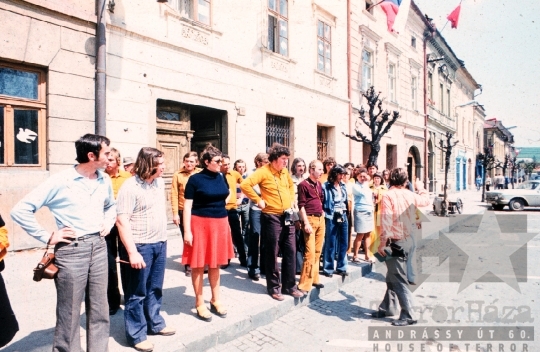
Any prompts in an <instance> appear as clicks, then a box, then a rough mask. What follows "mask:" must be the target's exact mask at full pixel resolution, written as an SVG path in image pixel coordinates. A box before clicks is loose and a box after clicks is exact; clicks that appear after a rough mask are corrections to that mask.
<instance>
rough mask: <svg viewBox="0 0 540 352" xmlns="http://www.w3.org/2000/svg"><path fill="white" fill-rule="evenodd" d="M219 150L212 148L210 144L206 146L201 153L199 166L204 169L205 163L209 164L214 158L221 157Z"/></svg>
mask: <svg viewBox="0 0 540 352" xmlns="http://www.w3.org/2000/svg"><path fill="white" fill-rule="evenodd" d="M222 155H223V153H221V150H219V149H218V148H216V147H214V146H213V145H212V144H208V145H207V146H206V148H204V150H203V151H202V152H201V166H202V167H204V168H206V166H207V165H206V163H205V161H208V162H211V161H212V159H214V158H215V157H216V156H222Z"/></svg>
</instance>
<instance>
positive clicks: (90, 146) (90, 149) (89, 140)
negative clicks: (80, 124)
mask: <svg viewBox="0 0 540 352" xmlns="http://www.w3.org/2000/svg"><path fill="white" fill-rule="evenodd" d="M102 143H105V145H110V144H111V141H110V140H109V138H107V137H104V136H100V135H97V134H91V133H87V134H85V135H84V136H82V137H81V138H79V139H77V141H76V142H75V150H76V152H77V158H76V159H75V160H77V162H78V163H79V164H84V163H87V162H89V161H90V159H88V153H92V154H94V155H95V156H96V158H99V152H100V151H101V144H102Z"/></svg>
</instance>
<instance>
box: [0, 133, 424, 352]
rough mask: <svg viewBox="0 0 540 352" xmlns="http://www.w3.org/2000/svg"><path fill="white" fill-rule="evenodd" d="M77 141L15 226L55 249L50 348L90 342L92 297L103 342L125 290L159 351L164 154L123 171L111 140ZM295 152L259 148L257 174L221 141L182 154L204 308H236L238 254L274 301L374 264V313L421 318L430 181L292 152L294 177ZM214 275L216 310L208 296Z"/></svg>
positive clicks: (194, 270)
mask: <svg viewBox="0 0 540 352" xmlns="http://www.w3.org/2000/svg"><path fill="white" fill-rule="evenodd" d="M75 148H76V153H77V159H76V160H77V162H78V164H77V165H75V166H74V167H72V168H68V169H67V170H64V171H62V172H59V173H57V174H55V175H53V176H51V177H50V178H49V179H48V180H47V181H45V182H44V183H43V184H42V185H40V186H38V187H37V188H36V189H34V190H33V191H31V192H30V193H29V194H28V195H26V196H25V197H24V198H23V199H22V200H21V201H19V203H17V204H16V206H15V207H14V208H13V209H12V211H11V217H12V219H13V220H14V222H15V223H17V224H18V225H20V226H21V227H22V228H23V229H24V230H25V231H26V232H27V233H28V234H30V235H32V236H34V237H36V238H37V239H39V240H41V241H42V242H44V243H47V244H48V246H49V248H50V249H51V250H53V251H54V253H55V255H56V257H55V258H56V265H57V266H58V268H59V272H58V276H57V277H56V278H55V284H56V291H57V316H56V318H57V319H56V328H55V335H54V343H53V350H54V351H73V350H78V348H79V347H80V334H79V324H80V322H79V320H80V315H79V309H78V308H77V307H80V306H81V304H82V303H83V300H84V302H85V304H86V312H87V341H86V342H87V350H88V351H106V350H107V343H108V337H109V316H110V315H114V314H115V313H116V312H117V310H118V309H119V307H120V298H121V296H120V286H121V288H122V291H123V292H124V304H125V309H124V321H125V332H126V339H127V342H128V344H129V345H130V346H133V347H134V348H135V349H137V350H138V351H152V350H153V344H152V343H150V342H149V341H148V339H147V336H148V335H149V334H150V335H162V336H170V335H173V334H175V332H176V331H175V329H174V328H172V327H170V326H167V324H166V322H165V320H164V318H163V317H162V316H161V315H160V309H161V303H162V296H163V280H164V273H165V263H166V258H167V214H166V207H165V205H166V192H165V184H164V181H163V178H162V177H161V176H162V174H163V172H164V168H165V166H164V156H163V153H162V152H161V151H159V150H157V149H155V148H149V147H145V148H142V149H141V150H140V152H139V154H138V155H137V158H136V159H135V160H133V159H132V158H129V157H127V158H124V160H123V161H124V162H123V164H124V165H123V166H124V170H121V162H120V161H121V156H120V152H119V151H118V150H117V149H115V148H111V147H110V141H109V139H107V138H106V137H103V136H99V135H92V134H87V135H85V136H83V137H81V138H80V139H79V140H78V141H77V142H76V143H75ZM289 157H290V151H289V149H288V148H287V147H285V146H282V145H279V144H275V145H273V146H272V147H271V148H269V150H268V151H267V153H258V154H257V155H256V156H255V158H254V165H255V168H254V169H252V170H250V171H248V167H247V163H246V162H245V161H244V160H241V159H239V160H236V161H235V162H234V163H232V161H231V158H230V157H229V156H228V155H225V154H223V153H222V152H221V151H220V150H219V149H217V148H216V147H213V146H207V147H206V149H205V150H204V151H203V152H202V153H201V154H200V155H198V154H197V153H195V152H188V153H186V154H185V155H184V157H183V160H182V168H181V169H180V170H178V171H176V172H175V173H174V175H173V178H172V185H171V193H170V200H171V207H172V213H173V214H172V218H173V222H174V224H175V225H177V226H178V227H179V230H180V233H181V235H182V238H183V242H184V246H183V253H182V265H183V268H184V271H185V275H186V276H188V277H191V281H192V285H193V292H194V296H195V304H194V305H195V311H196V313H195V314H196V317H198V318H199V319H201V320H203V321H208V322H209V321H211V320H212V317H213V316H214V315H216V316H218V317H221V318H224V317H226V316H227V308H226V303H225V302H223V301H222V300H220V269H221V268H226V267H227V266H229V265H230V262H231V259H233V258H235V257H236V258H238V260H239V264H240V266H241V267H244V268H246V271H247V272H246V275H247V276H248V277H249V278H250V279H251V280H254V281H259V280H260V279H261V278H262V277H263V276H264V277H265V279H266V290H267V292H268V294H269V296H271V297H272V298H273V299H275V300H278V301H282V300H284V299H285V298H284V295H290V296H292V297H295V298H301V297H304V296H305V295H307V294H308V293H309V291H310V290H312V289H321V288H323V287H324V285H323V283H321V281H320V274H322V275H324V276H327V277H332V276H333V275H341V276H347V275H348V274H349V272H348V265H349V262H352V263H359V262H366V263H373V262H374V261H375V260H377V259H378V260H380V261H385V263H386V265H387V267H388V271H389V275H387V292H386V295H385V297H384V300H383V302H382V303H381V306H380V307H379V310H378V311H377V312H376V313H374V316H375V317H383V316H390V315H394V314H395V313H396V309H397V308H396V307H397V305H396V304H397V302H399V305H400V306H401V313H400V316H399V319H398V320H396V321H394V323H393V324H394V325H400V326H403V325H409V324H414V323H415V322H416V321H415V320H414V319H413V316H412V312H411V310H410V308H411V299H412V296H411V294H410V290H409V288H408V285H409V284H413V283H414V270H415V269H414V265H413V264H412V260H410V258H412V257H413V256H414V250H415V240H414V235H413V226H414V224H415V223H416V222H417V221H418V219H419V213H418V210H417V209H415V208H414V207H411V205H415V206H426V205H428V203H429V198H428V196H427V192H426V191H425V190H424V188H423V186H422V184H421V183H420V182H411V181H409V180H408V177H407V172H406V170H403V169H401V168H398V169H394V170H383V171H382V172H379V171H378V167H377V165H376V164H374V163H371V164H368V165H364V164H357V165H355V164H353V163H351V162H347V163H344V164H343V165H342V164H339V163H337V161H336V160H335V159H334V158H332V157H329V158H326V159H325V160H322V161H320V160H313V161H311V162H309V163H306V162H305V161H304V160H303V159H302V158H296V159H294V160H293V162H292V164H291V168H290V172H289V170H288V163H289ZM231 164H232V166H231ZM44 206H46V207H48V208H49V209H50V211H51V213H52V214H53V216H54V218H55V220H56V225H57V227H58V230H57V231H54V232H53V233H52V234H51V233H49V232H47V231H46V230H44V228H43V227H42V226H41V225H40V224H39V223H38V222H37V221H36V218H35V216H34V214H35V212H36V211H37V210H38V209H39V208H41V207H44ZM403 214H404V215H405V218H406V221H404V220H403V219H404V218H403V216H401V215H403ZM0 219H1V218H0ZM416 226H419V224H417V225H416ZM353 236H354V241H353V240H352V238H353ZM362 245H363V258H362V257H361V256H360V253H362V250H361V247H362ZM388 245H390V247H388ZM389 248H391V249H392V250H391V251H390V250H389ZM0 249H1V248H0ZM279 258H281V260H280V259H279ZM376 258H377V259H376ZM0 259H1V258H0ZM280 262H281V264H280ZM117 263H120V265H119V267H120V278H121V280H120V283H119V282H118V273H117ZM205 273H207V274H208V281H209V283H210V291H211V299H210V302H209V303H210V307H209V308H210V309H208V307H207V306H206V304H205V301H204V293H203V281H204V275H205ZM296 275H299V276H300V278H299V280H298V283H297V279H296ZM0 279H1V276H0ZM107 308H108V311H107Z"/></svg>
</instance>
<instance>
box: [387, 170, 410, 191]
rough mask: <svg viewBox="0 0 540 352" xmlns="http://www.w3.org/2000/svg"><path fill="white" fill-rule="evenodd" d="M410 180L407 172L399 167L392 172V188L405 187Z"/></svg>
mask: <svg viewBox="0 0 540 352" xmlns="http://www.w3.org/2000/svg"><path fill="white" fill-rule="evenodd" d="M408 180H409V176H408V175H407V170H405V169H403V168H401V167H398V168H395V169H393V170H392V171H391V172H390V186H403V185H404V184H405V182H407V181H408Z"/></svg>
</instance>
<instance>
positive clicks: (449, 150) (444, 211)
mask: <svg viewBox="0 0 540 352" xmlns="http://www.w3.org/2000/svg"><path fill="white" fill-rule="evenodd" d="M453 137H454V135H453V134H452V133H450V132H448V131H447V132H446V145H445V144H444V141H443V140H442V139H441V141H440V144H441V145H440V146H437V148H439V149H440V150H442V151H443V152H444V153H445V157H444V193H443V200H442V203H441V216H446V214H447V213H448V202H447V197H448V194H447V189H448V171H449V170H450V158H451V157H452V149H453V148H454V147H455V146H456V144H458V142H459V141H455V142H452V138H453Z"/></svg>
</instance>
